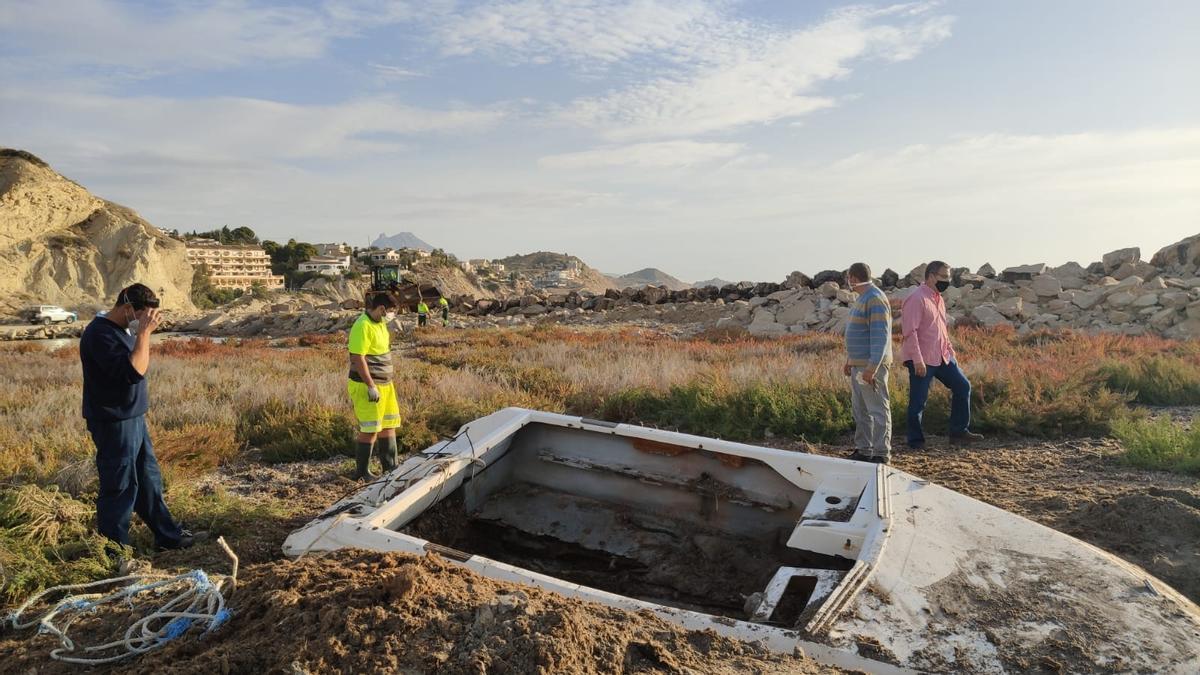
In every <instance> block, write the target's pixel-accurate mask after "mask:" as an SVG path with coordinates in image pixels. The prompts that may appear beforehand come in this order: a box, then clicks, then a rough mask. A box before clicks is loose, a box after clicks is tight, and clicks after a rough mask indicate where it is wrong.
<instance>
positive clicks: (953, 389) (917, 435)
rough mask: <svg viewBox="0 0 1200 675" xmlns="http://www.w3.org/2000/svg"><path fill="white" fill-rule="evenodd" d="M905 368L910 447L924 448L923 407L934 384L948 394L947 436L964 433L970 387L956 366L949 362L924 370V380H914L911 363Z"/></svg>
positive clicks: (969, 415)
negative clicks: (942, 385) (937, 383)
mask: <svg viewBox="0 0 1200 675" xmlns="http://www.w3.org/2000/svg"><path fill="white" fill-rule="evenodd" d="M904 367H906V368H908V425H907V426H908V428H907V429H906V430H905V436H906V437H907V440H908V444H909V445H924V443H925V432H924V430H923V429H921V420H922V419H923V418H924V416H925V403H926V401H928V400H929V387H930V386H932V385H933V381H934V380H937V381H938V382H941V383H942V384H944V385H946V387H947V388H948V389H949V390H950V433H951V434H962V433H966V431H967V429H968V428H970V426H971V383H970V382H969V381H968V380H967V376H966V375H963V372H962V370H960V369H959V367H958V363H957V362H955V361H951V362H950V363H943V364H942V365H940V366H930V365H926V366H925V377H917V372H916V370H915V369H914V368H913V364H912V361H905V362H904Z"/></svg>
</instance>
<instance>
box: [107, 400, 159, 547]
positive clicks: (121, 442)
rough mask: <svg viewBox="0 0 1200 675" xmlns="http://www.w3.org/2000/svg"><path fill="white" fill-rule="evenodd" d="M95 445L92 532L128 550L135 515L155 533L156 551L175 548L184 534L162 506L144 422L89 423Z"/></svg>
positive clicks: (154, 464) (154, 461) (156, 463)
mask: <svg viewBox="0 0 1200 675" xmlns="http://www.w3.org/2000/svg"><path fill="white" fill-rule="evenodd" d="M88 432H89V433H90V434H91V435H92V442H94V443H95V444H96V472H97V473H99V474H100V494H98V495H97V496H96V529H97V530H99V531H100V534H102V535H104V536H105V537H108V538H109V539H111V540H113V541H115V542H118V543H120V544H125V545H128V544H129V521H130V519H131V518H132V516H133V513H134V512H135V511H136V512H137V514H138V516H139V517H141V519H142V521H143V522H145V523H146V525H147V526H148V527H149V528H150V531H151V532H153V533H154V543H155V544H156V545H157V546H158V547H160V548H176V547H178V546H179V542H180V540H181V539H182V537H183V530H182V528H180V526H179V524H178V523H176V522H175V520H174V519H173V518H172V517H171V512H170V510H168V509H167V503H166V502H165V501H163V493H162V492H163V488H162V475H161V474H160V473H159V471H158V459H157V458H155V456H154V448H153V447H152V446H151V445H150V432H149V430H148V429H147V428H146V418H145V417H144V416H141V415H139V416H137V417H134V418H131V419H127V420H120V421H118V422H101V421H92V420H89V421H88Z"/></svg>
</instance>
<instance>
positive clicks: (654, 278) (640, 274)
mask: <svg viewBox="0 0 1200 675" xmlns="http://www.w3.org/2000/svg"><path fill="white" fill-rule="evenodd" d="M612 280H613V283H614V284H616V285H617V287H618V288H631V287H632V288H637V287H639V286H663V287H665V288H666V289H667V290H669V291H682V290H683V289H685V288H691V287H692V285H691V284H689V283H687V282H686V281H680V280H679V279H676V278H675V277H673V276H671V275H670V274H667V273H666V272H664V271H662V270H660V269H658V268H655V267H647V268H646V269H643V270H638V271H636V272H630V273H629V274H623V275H621V276H617V277H613V278H612Z"/></svg>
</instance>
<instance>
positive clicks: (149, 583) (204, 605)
mask: <svg viewBox="0 0 1200 675" xmlns="http://www.w3.org/2000/svg"><path fill="white" fill-rule="evenodd" d="M217 544H219V545H220V546H221V548H222V549H224V551H225V555H227V556H229V559H230V561H231V562H232V567H233V571H232V573H231V574H230V575H229V576H217V577H216V580H215V581H214V580H213V579H210V578H209V576H208V575H207V574H205V573H204V571H203V570H192V571H191V572H188V573H186V574H180V575H176V576H171V575H167V574H155V573H148V574H130V575H126V576H123V577H117V578H114V579H104V580H102V581H93V582H92V583H88V584H71V585H63V586H55V587H53V588H47V589H46V590H44V591H42V592H40V593H37V594H36V595H34V596H32V597H30V598H29V599H28V600H26V601H25V604H23V605H21V606H20V607H18V608H17V609H16V611H14V612H12V613H11V614H9V616H8V617H7V619H6V621H8V622H9V623H11V625H12V627H13V629H14V630H24V629H26V628H32V627H34V626H37V627H38V632H39V633H50V634H52V635H54V636H55V637H57V638H58V640H59V642H60V643H61V645H62V646H60V647H58V648H57V649H54V650H52V651H51V652H50V657H51V658H53V659H57V660H59V661H64V662H66V663H79V664H87V665H98V664H102V663H113V662H114V661H120V660H121V659H125V658H128V657H130V656H135V655H138V654H145V653H146V652H149V651H153V650H155V649H158V648H159V647H162V646H163V645H165V644H167V643H168V642H170V641H172V640H174V639H176V638H178V637H180V636H182V635H183V634H184V633H186V632H188V630H189V629H191V628H192V627H193V626H205V627H204V632H205V633H208V632H211V631H213V630H216V629H217V628H218V627H219V626H221V624H223V623H225V622H226V621H228V620H229V616H230V614H229V610H228V609H226V607H225V596H224V595H223V594H222V592H225V593H230V594H232V593H233V591H234V589H235V588H236V587H237V573H238V557H237V555H235V554H234V552H233V550H232V549H230V548H229V545H228V544H226V543H225V538H224V537H218V538H217ZM125 582H129V583H128V585H126V586H124V587H122V588H119V589H117V590H115V591H112V592H109V593H107V594H104V593H83V594H79V595H75V594H74V592H75V591H83V590H88V589H92V588H100V587H104V586H111V585H113V584H121V583H125ZM62 591H66V592H68V593H70V594H69V595H67V596H65V597H64V598H62V599H61V600H59V601H58V602H57V603H55V605H54V606H53V607H51V608H50V609H49V610H47V611H46V612H45V613H43V614H42V615H41V616H39V617H37V618H34V619H31V620H29V621H24V622H23V621H21V615H22V614H24V613H25V611H26V610H27V609H29V607H31V606H32V605H34V604H35V603H36V602H37V601H38V600H39V599H41V598H42V597H44V596H47V595H51V594H53V593H58V592H62ZM147 593H152V594H153V595H154V596H155V597H160V598H161V597H163V596H166V601H165V602H164V603H163V604H162V605H161V606H159V607H158V609H156V610H154V611H152V612H150V613H149V614H147V615H145V616H143V617H142V618H140V619H138V620H137V621H135V622H134V623H133V624H132V625H131V626H129V628H128V629H127V630H126V631H125V634H124V636H123V637H122V638H120V639H117V640H113V641H112V642H108V643H105V644H98V645H90V646H87V645H81V644H78V643H76V642H75V641H74V640H72V639H71V638H70V637H69V636H68V635H67V632H68V631H69V630H70V628H71V624H73V623H75V622H76V621H77V620H79V619H80V618H82V617H83V616H85V615H86V614H90V613H94V612H95V611H96V610H97V609H98V608H99V607H100V606H102V605H106V604H109V603H116V602H120V601H124V602H126V603H127V604H128V606H129V607H130V608H133V607H134V606H135V602H139V600H136V597H137V596H143V595H144V594H147ZM140 602H144V601H140ZM114 652H115V653H114Z"/></svg>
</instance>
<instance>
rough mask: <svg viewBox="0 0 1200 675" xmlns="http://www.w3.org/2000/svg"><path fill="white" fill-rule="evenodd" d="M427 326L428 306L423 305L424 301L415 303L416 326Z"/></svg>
mask: <svg viewBox="0 0 1200 675" xmlns="http://www.w3.org/2000/svg"><path fill="white" fill-rule="evenodd" d="M428 324H429V305H427V304H425V299H424V298H422V299H420V300H418V301H417V325H418V326H425V325H428Z"/></svg>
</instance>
